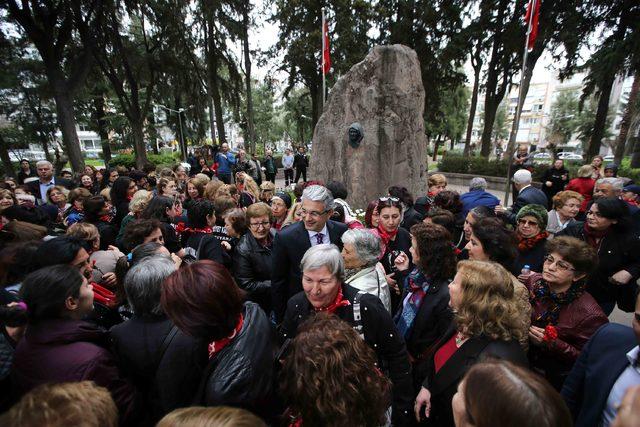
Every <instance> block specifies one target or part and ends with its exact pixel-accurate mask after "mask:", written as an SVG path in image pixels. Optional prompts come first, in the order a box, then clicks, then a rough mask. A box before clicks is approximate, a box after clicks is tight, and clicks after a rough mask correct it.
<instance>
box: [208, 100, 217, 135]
mask: <svg viewBox="0 0 640 427" xmlns="http://www.w3.org/2000/svg"><path fill="white" fill-rule="evenodd" d="M209 126H210V127H211V143H212V144H215V143H216V112H215V108H213V98H212V97H209Z"/></svg>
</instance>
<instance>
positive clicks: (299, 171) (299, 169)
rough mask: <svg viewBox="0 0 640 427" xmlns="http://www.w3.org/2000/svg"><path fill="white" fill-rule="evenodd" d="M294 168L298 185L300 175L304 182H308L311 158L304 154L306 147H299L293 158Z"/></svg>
mask: <svg viewBox="0 0 640 427" xmlns="http://www.w3.org/2000/svg"><path fill="white" fill-rule="evenodd" d="M293 167H294V168H296V179H295V183H296V184H297V183H298V180H299V179H300V175H302V181H304V182H307V167H309V157H308V156H307V155H306V154H305V153H304V147H302V146H300V147H298V152H297V153H296V155H295V156H294V157H293Z"/></svg>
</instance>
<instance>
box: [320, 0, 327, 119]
mask: <svg viewBox="0 0 640 427" xmlns="http://www.w3.org/2000/svg"><path fill="white" fill-rule="evenodd" d="M320 34H322V70H321V71H322V108H324V102H325V96H326V93H327V90H326V74H325V72H324V67H325V64H324V51H325V49H326V48H327V47H326V46H325V35H324V7H323V8H322V30H321V31H320Z"/></svg>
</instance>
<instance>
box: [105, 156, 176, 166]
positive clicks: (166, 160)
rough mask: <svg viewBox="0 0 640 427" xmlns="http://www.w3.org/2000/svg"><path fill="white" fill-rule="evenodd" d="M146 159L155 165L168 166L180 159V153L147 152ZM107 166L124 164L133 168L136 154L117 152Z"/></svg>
mask: <svg viewBox="0 0 640 427" xmlns="http://www.w3.org/2000/svg"><path fill="white" fill-rule="evenodd" d="M147 159H148V160H149V161H150V162H151V163H153V164H154V165H156V166H159V165H163V166H170V165H174V164H176V163H177V162H178V161H179V160H180V153H176V154H172V153H163V154H149V155H148V156H147ZM109 166H110V167H116V166H124V167H126V168H127V169H131V168H135V167H136V156H135V154H118V155H117V156H115V157H113V158H112V159H111V161H110V162H109Z"/></svg>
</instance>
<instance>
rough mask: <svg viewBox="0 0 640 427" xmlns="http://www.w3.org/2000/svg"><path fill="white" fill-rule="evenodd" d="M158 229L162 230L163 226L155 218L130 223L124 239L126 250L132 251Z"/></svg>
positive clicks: (125, 230)
mask: <svg viewBox="0 0 640 427" xmlns="http://www.w3.org/2000/svg"><path fill="white" fill-rule="evenodd" d="M157 229H160V230H162V224H161V223H160V221H159V220H157V219H154V218H151V219H138V220H135V221H132V222H130V223H129V224H127V226H126V227H125V229H124V237H123V238H122V242H123V243H124V248H125V250H126V251H132V250H133V248H135V247H136V246H138V245H140V244H142V243H143V242H144V239H146V238H147V237H149V235H150V234H151V233H153V232H154V231H155V230H157Z"/></svg>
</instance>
